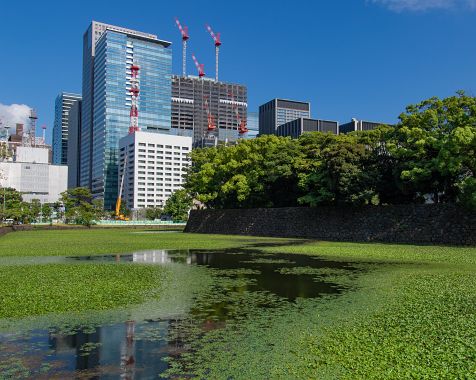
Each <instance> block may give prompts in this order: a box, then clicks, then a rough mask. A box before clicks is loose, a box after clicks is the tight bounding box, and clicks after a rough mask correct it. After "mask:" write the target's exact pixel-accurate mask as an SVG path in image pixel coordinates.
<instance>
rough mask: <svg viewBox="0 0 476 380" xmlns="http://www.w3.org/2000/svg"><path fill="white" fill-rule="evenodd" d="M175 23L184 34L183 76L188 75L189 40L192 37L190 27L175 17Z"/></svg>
mask: <svg viewBox="0 0 476 380" xmlns="http://www.w3.org/2000/svg"><path fill="white" fill-rule="evenodd" d="M175 23H176V24H177V26H178V28H179V30H180V33H181V34H182V76H184V77H185V76H187V41H188V39H189V38H190V35H189V34H188V27H187V26H185V25H184V26H183V27H182V25H181V24H180V21H179V19H178V18H177V17H175Z"/></svg>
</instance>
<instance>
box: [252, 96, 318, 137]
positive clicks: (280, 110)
mask: <svg viewBox="0 0 476 380" xmlns="http://www.w3.org/2000/svg"><path fill="white" fill-rule="evenodd" d="M310 117H311V104H310V103H309V102H299V101H295V100H286V99H273V100H271V101H269V102H268V103H265V104H263V105H261V106H260V107H259V134H260V135H274V134H275V133H276V130H277V129H278V127H279V126H280V125H283V124H285V123H288V122H290V121H293V120H296V119H298V118H306V119H307V118H310Z"/></svg>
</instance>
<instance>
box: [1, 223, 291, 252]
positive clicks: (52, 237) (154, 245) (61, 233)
mask: <svg viewBox="0 0 476 380" xmlns="http://www.w3.org/2000/svg"><path fill="white" fill-rule="evenodd" d="M277 241H282V242H283V243H284V242H286V241H289V240H287V239H272V238H258V237H243V236H226V235H202V234H183V233H180V232H177V233H176V232H157V231H154V230H147V229H143V230H141V229H127V228H114V229H112V228H107V229H106V228H104V229H102V228H93V229H90V230H85V229H81V230H49V231H40V230H38V231H23V232H14V233H9V234H7V235H5V236H3V237H1V238H0V257H2V256H84V255H100V254H109V253H129V252H133V251H139V250H147V249H191V248H194V249H225V248H233V247H242V246H246V245H253V244H255V243H265V242H277Z"/></svg>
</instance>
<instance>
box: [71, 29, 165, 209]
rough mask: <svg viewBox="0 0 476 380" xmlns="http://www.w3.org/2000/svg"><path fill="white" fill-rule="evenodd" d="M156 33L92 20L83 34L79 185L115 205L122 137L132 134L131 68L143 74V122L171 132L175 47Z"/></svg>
mask: <svg viewBox="0 0 476 380" xmlns="http://www.w3.org/2000/svg"><path fill="white" fill-rule="evenodd" d="M169 47H170V42H167V41H163V40H160V39H158V38H157V36H155V35H153V34H148V33H142V32H137V31H134V30H130V29H125V28H120V27H116V26H112V25H107V24H102V23H97V22H95V21H93V22H92V24H91V25H90V27H89V28H88V30H87V31H86V33H85V34H84V39H83V104H82V109H81V112H82V115H81V142H80V185H81V186H87V187H89V188H90V189H91V191H92V193H93V195H94V196H95V197H97V198H103V199H104V208H105V209H112V208H113V206H114V204H115V202H116V198H117V188H118V186H117V185H118V183H117V170H118V167H117V160H118V148H119V139H121V138H122V137H123V136H125V135H127V133H128V128H129V122H130V118H129V113H130V108H131V94H130V91H129V89H130V85H131V84H130V78H131V74H130V67H131V65H132V63H133V62H134V63H137V64H138V65H139V66H141V69H140V73H139V81H140V96H139V126H140V128H141V129H142V130H147V131H155V132H160V133H167V132H169V131H170V110H171V104H170V98H171V82H170V77H171V74H172V52H171V49H170V48H169Z"/></svg>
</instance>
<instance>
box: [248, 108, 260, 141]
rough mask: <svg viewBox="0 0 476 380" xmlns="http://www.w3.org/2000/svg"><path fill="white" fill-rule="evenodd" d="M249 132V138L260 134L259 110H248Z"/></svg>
mask: <svg viewBox="0 0 476 380" xmlns="http://www.w3.org/2000/svg"><path fill="white" fill-rule="evenodd" d="M247 127H248V130H249V131H248V133H247V134H246V137H247V138H248V139H253V138H255V137H256V136H258V133H259V114H258V112H248V119H247Z"/></svg>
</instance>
